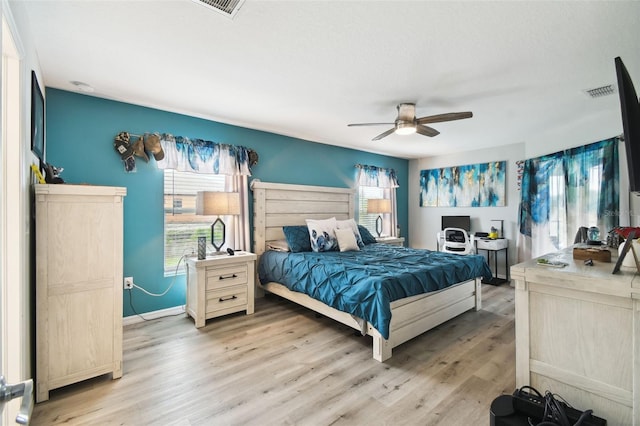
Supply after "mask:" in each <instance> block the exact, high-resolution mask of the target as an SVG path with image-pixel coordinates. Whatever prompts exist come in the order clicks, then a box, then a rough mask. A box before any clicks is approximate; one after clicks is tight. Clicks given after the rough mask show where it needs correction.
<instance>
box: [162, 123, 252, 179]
mask: <svg viewBox="0 0 640 426" xmlns="http://www.w3.org/2000/svg"><path fill="white" fill-rule="evenodd" d="M160 143H161V145H162V149H163V150H164V159H162V160H160V161H158V162H157V164H158V168H160V169H174V170H179V171H183V172H194V173H213V174H220V175H231V176H239V175H244V176H251V170H250V169H249V150H248V149H247V148H245V147H243V146H235V145H227V144H221V143H216V142H211V141H205V140H202V139H189V138H186V137H183V136H175V137H174V136H172V135H170V134H166V133H165V134H163V135H161V136H160Z"/></svg>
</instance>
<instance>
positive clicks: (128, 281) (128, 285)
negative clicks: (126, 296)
mask: <svg viewBox="0 0 640 426" xmlns="http://www.w3.org/2000/svg"><path fill="white" fill-rule="evenodd" d="M132 288H133V277H124V289H125V290H131V289H132Z"/></svg>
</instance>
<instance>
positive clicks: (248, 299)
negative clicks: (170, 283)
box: [186, 251, 256, 328]
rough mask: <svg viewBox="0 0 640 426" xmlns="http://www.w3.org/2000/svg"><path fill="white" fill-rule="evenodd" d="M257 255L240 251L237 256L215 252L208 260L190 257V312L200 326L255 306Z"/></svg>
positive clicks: (188, 288)
mask: <svg viewBox="0 0 640 426" xmlns="http://www.w3.org/2000/svg"><path fill="white" fill-rule="evenodd" d="M255 264H256V255H255V254H253V253H249V252H245V251H236V252H234V255H233V256H229V255H226V252H225V256H214V257H208V258H206V259H204V260H197V259H195V258H193V257H191V258H188V259H187V307H186V310H187V314H189V315H190V316H191V317H192V318H193V319H194V321H195V326H196V327H197V328H200V327H204V325H205V321H206V320H208V319H210V318H214V317H219V316H222V315H227V314H231V313H233V312H240V311H246V312H247V315H250V314H252V313H253V310H254V289H255V268H256V267H255Z"/></svg>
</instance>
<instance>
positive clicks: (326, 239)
mask: <svg viewBox="0 0 640 426" xmlns="http://www.w3.org/2000/svg"><path fill="white" fill-rule="evenodd" d="M306 222H307V229H309V237H310V238H311V250H313V251H315V252H321V251H333V250H338V240H337V239H336V234H335V229H336V218H335V217H332V218H331V219H323V220H317V219H307V220H306Z"/></svg>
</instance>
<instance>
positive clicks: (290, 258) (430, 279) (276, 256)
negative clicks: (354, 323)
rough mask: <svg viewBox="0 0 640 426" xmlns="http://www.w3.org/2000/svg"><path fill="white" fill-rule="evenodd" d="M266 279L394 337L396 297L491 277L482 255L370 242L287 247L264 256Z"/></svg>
mask: <svg viewBox="0 0 640 426" xmlns="http://www.w3.org/2000/svg"><path fill="white" fill-rule="evenodd" d="M258 274H259V277H260V281H261V282H262V283H267V282H270V281H273V282H277V283H280V284H283V285H285V286H286V287H288V288H289V289H290V290H292V291H297V292H300V293H305V294H307V295H309V296H311V297H313V298H314V299H317V300H320V301H322V302H323V303H325V304H326V305H329V306H331V307H333V308H336V309H338V310H340V311H343V312H348V313H350V314H352V315H355V316H357V317H360V318H362V319H365V320H367V321H368V322H370V323H371V324H372V325H373V326H374V327H375V328H376V329H377V330H378V331H379V332H380V334H382V336H383V337H384V338H385V339H388V338H389V323H390V322H391V305H390V303H391V302H392V301H394V300H398V299H402V298H404V297H409V296H414V295H417V294H421V293H427V292H430V291H436V290H440V289H443V288H445V287H448V286H451V285H453V284H456V283H459V282H462V281H467V280H470V279H473V278H476V277H483V278H486V279H490V278H491V270H490V269H489V266H488V265H487V262H486V261H485V259H484V257H483V256H478V255H467V256H460V255H456V254H449V253H442V252H436V251H430V250H417V249H410V248H404V247H398V246H392V245H389V244H369V245H367V246H364V247H363V248H362V250H360V251H348V252H337V251H332V252H323V253H314V252H302V253H283V252H276V251H267V252H265V253H264V254H263V255H262V256H261V257H260V264H259V265H258Z"/></svg>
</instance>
